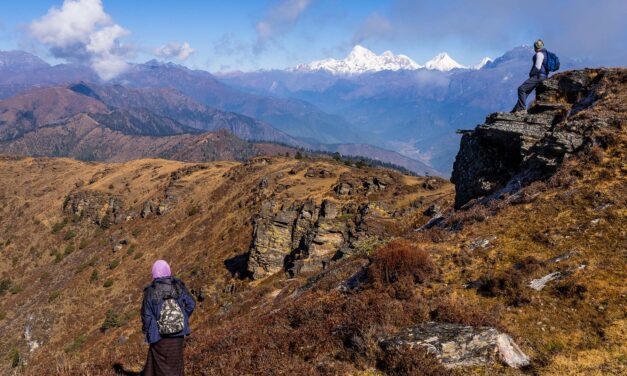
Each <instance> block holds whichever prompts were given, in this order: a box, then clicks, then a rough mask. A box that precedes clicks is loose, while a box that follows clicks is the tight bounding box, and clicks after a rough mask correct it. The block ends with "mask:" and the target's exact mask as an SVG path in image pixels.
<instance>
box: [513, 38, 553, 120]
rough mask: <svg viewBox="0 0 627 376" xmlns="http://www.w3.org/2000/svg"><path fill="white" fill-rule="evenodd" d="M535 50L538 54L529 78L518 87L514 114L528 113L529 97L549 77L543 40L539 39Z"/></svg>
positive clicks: (535, 56)
mask: <svg viewBox="0 0 627 376" xmlns="http://www.w3.org/2000/svg"><path fill="white" fill-rule="evenodd" d="M533 48H534V49H535V51H536V54H535V55H533V65H532V67H531V71H530V72H529V78H528V79H527V80H526V81H525V82H523V83H522V85H520V86H519V87H518V103H516V106H514V109H513V110H512V112H520V111H526V110H527V96H528V95H529V93H531V92H532V91H533V90H534V89H535V88H536V87H538V85H539V84H540V83H541V82H542V81H543V80H545V79H546V78H547V77H548V76H549V69H548V66H547V57H546V49H545V48H544V42H543V41H542V39H538V40H537V41H536V42H535V43H534V44H533Z"/></svg>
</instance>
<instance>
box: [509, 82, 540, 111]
mask: <svg viewBox="0 0 627 376" xmlns="http://www.w3.org/2000/svg"><path fill="white" fill-rule="evenodd" d="M545 78H546V77H544V76H540V77H535V76H534V77H529V78H528V79H527V80H526V81H525V82H523V83H522V85H520V86H519V87H518V103H516V107H514V110H525V109H527V96H528V95H529V93H531V92H532V91H533V90H534V89H535V88H536V87H538V85H539V84H540V83H541V82H542V81H544V79H545Z"/></svg>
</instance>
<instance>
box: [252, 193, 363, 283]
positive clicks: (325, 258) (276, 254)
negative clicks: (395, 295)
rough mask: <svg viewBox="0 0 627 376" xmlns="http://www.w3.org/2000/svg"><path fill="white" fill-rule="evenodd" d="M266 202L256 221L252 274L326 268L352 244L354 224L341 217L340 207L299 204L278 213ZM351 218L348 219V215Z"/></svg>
mask: <svg viewBox="0 0 627 376" xmlns="http://www.w3.org/2000/svg"><path fill="white" fill-rule="evenodd" d="M274 206H275V205H274V203H273V202H272V201H266V202H265V203H264V204H263V205H262V208H263V209H262V213H261V214H260V215H258V216H257V217H256V218H255V219H254V232H253V242H252V246H251V250H250V256H249V261H248V271H249V272H250V273H252V276H253V278H255V279H257V278H262V277H265V276H267V275H270V274H274V273H277V272H279V271H281V270H284V269H285V270H286V271H288V272H290V273H292V274H297V273H299V272H301V271H306V270H313V269H323V268H325V266H326V264H327V263H328V262H329V261H330V260H331V259H332V258H333V257H334V256H335V254H336V253H337V252H338V251H340V250H341V249H342V248H343V247H344V246H345V245H347V244H348V241H349V238H350V237H351V234H350V229H351V228H353V227H354V225H353V224H352V222H351V221H348V220H346V219H343V218H341V217H338V214H339V213H340V208H338V206H337V204H336V203H334V202H332V201H330V200H325V201H323V202H322V204H321V205H316V204H315V202H314V201H313V200H307V201H305V202H297V203H294V204H292V205H290V206H288V207H283V208H281V209H279V210H278V211H276V212H274ZM347 217H348V216H347Z"/></svg>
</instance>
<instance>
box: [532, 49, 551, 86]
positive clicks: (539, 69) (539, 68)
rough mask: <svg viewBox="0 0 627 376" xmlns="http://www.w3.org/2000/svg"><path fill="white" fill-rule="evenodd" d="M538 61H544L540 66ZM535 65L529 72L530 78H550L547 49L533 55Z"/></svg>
mask: <svg viewBox="0 0 627 376" xmlns="http://www.w3.org/2000/svg"><path fill="white" fill-rule="evenodd" d="M538 59H542V61H541V62H540V64H538ZM532 61H533V65H532V66H531V71H529V77H535V78H542V79H545V78H547V77H548V76H549V67H548V65H547V64H548V59H547V53H546V49H544V48H543V49H541V50H539V51H537V52H536V53H535V54H534V55H533V59H532Z"/></svg>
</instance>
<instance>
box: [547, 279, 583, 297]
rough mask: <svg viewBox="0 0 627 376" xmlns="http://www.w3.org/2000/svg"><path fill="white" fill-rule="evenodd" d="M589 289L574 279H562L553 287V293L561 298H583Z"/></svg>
mask: <svg viewBox="0 0 627 376" xmlns="http://www.w3.org/2000/svg"><path fill="white" fill-rule="evenodd" d="M587 291H588V289H587V288H586V286H584V285H580V284H578V283H574V282H573V281H560V282H559V283H558V284H557V285H555V287H554V288H553V293H554V294H555V295H556V296H558V297H560V298H575V299H577V300H583V299H584V298H585V297H584V294H585V293H586V292H587Z"/></svg>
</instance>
